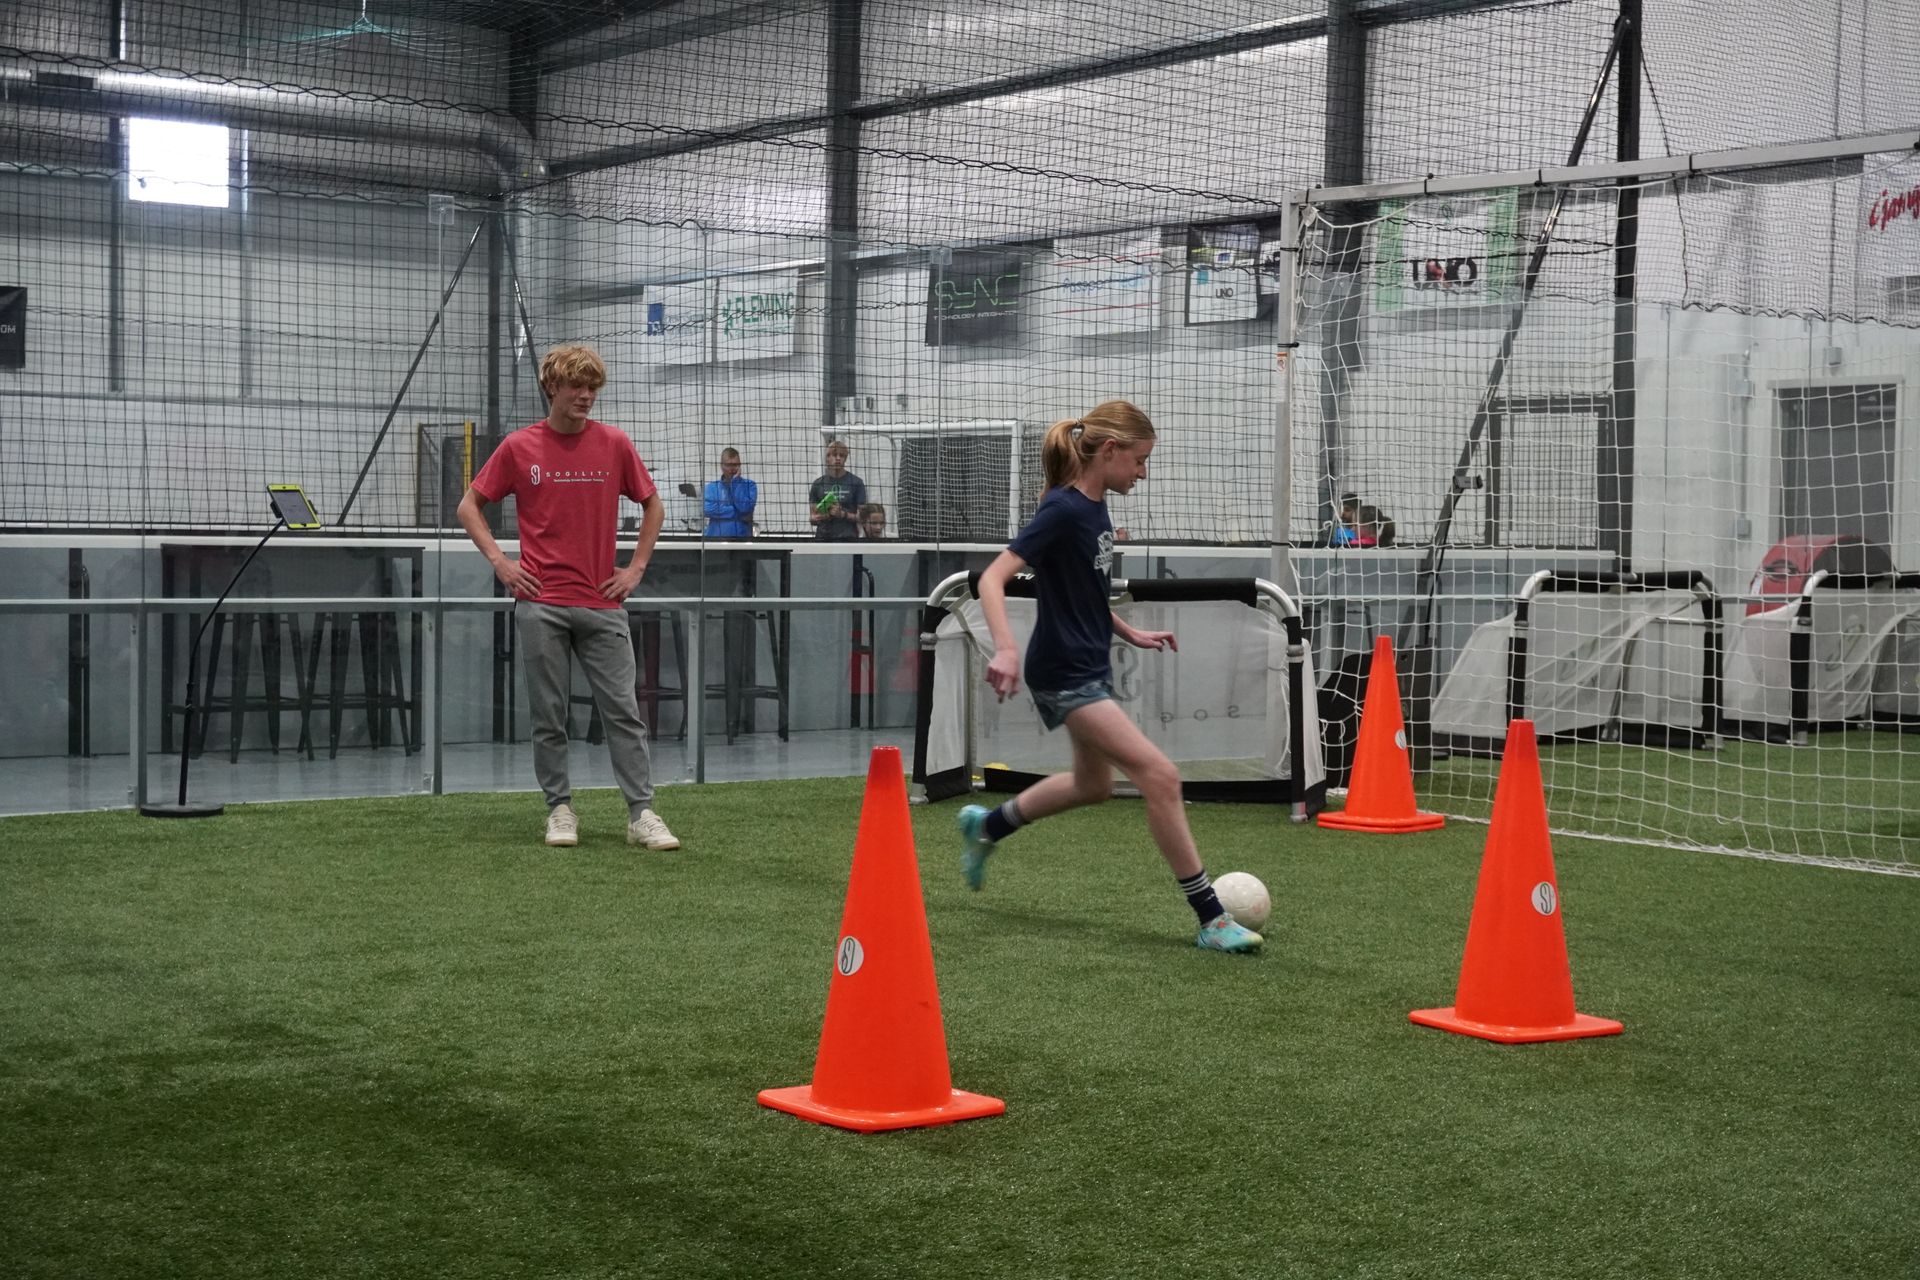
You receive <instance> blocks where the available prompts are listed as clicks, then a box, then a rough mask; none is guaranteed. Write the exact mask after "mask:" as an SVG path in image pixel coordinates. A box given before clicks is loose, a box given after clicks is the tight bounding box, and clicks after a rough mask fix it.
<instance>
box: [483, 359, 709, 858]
mask: <svg viewBox="0 0 1920 1280" xmlns="http://www.w3.org/2000/svg"><path fill="white" fill-rule="evenodd" d="M606 381H607V366H606V364H605V363H604V362H603V361H602V360H601V359H600V357H599V356H598V355H596V354H595V353H594V351H593V350H592V348H590V347H582V346H564V347H556V348H554V349H553V350H552V351H549V352H548V353H547V357H546V359H544V360H542V361H541V362H540V387H541V389H542V390H543V391H545V392H546V395H547V401H548V411H547V416H546V417H545V418H544V419H542V420H541V421H539V422H536V423H534V424H533V425H532V426H530V427H522V428H521V429H520V430H518V431H515V432H513V433H512V434H511V435H509V436H508V437H507V438H506V439H505V440H502V441H501V442H500V445H499V447H498V448H497V449H495V450H494V451H493V456H492V457H490V458H488V459H487V463H486V465H485V466H483V467H481V468H480V474H479V475H477V476H475V477H474V478H473V486H472V487H471V488H470V489H468V490H467V492H466V496H464V497H462V498H461V499H460V506H459V517H460V524H461V525H462V527H464V528H465V529H466V531H467V536H468V537H470V538H472V539H473V544H474V545H475V546H476V547H478V548H479V549H480V553H481V554H482V555H484V556H485V557H486V558H487V563H488V564H491V565H492V566H493V573H494V576H495V577H496V578H498V579H499V580H500V582H501V584H502V585H503V586H505V587H506V588H507V590H508V591H510V592H512V593H513V597H514V606H513V620H514V624H515V627H516V629H517V631H518V634H519V638H520V650H519V652H520V665H521V667H522V669H523V670H524V671H525V672H526V680H527V711H528V716H529V718H530V719H531V720H532V722H533V735H532V736H533V772H534V776H535V777H536V778H537V779H538V780H539V782H540V790H541V791H542V792H543V793H545V795H546V800H547V836H546V840H547V843H548V844H550V845H556V846H570V845H575V844H578V843H579V841H580V824H579V819H578V817H577V816H576V815H575V814H574V811H573V788H572V785H571V784H570V782H569V779H568V773H567V711H568V709H569V706H570V704H571V698H572V694H573V670H572V669H573V666H574V664H576V663H577V664H578V665H579V666H580V669H581V670H583V671H585V672H586V675H587V682H588V683H589V684H590V685H592V686H593V701H594V706H595V707H597V708H598V709H599V712H600V720H601V723H602V724H604V725H605V726H606V732H607V752H608V754H609V755H611V756H612V757H613V774H614V777H615V778H616V779H617V780H618V781H619V783H620V790H621V791H622V793H624V794H625V796H626V800H627V817H628V822H627V843H628V844H643V845H645V846H646V847H647V848H649V849H678V848H679V847H680V841H679V840H677V839H675V838H674V834H673V832H671V831H669V830H667V824H666V823H665V822H663V821H661V819H660V815H659V814H657V813H655V812H654V811H653V767H652V761H651V760H650V759H649V757H648V754H647V726H646V724H645V722H644V721H642V720H641V719H640V706H639V699H638V697H637V696H636V694H635V691H634V685H635V669H634V667H635V664H634V660H633V640H632V631H631V628H630V627H629V625H628V622H627V611H626V609H625V608H624V607H623V605H624V603H625V601H626V598H627V597H628V596H630V595H632V594H633V591H634V589H635V588H636V587H638V586H639V585H640V579H641V578H642V577H643V576H645V574H646V572H647V562H648V561H649V560H650V559H651V558H652V556H653V546H654V543H655V542H656V541H658V540H659V537H660V526H661V524H662V523H664V522H665V520H666V504H665V502H664V501H662V499H661V497H660V494H659V493H658V492H657V491H656V490H655V488H654V484H653V477H652V476H650V475H648V474H647V468H646V464H645V463H643V462H641V461H640V454H639V453H638V452H637V451H636V450H635V449H634V447H633V441H631V440H629V439H628V438H627V436H626V433H624V432H623V431H621V430H620V429H619V428H618V427H613V426H609V425H607V424H606V423H604V422H596V421H594V420H593V419H592V418H590V417H588V416H587V415H588V413H589V412H590V411H591V410H592V409H593V402H594V399H595V398H596V397H597V396H598V395H599V392H600V388H601V387H602V386H604V385H606ZM508 495H512V496H513V497H514V498H515V499H517V509H518V511H519V518H520V556H519V558H518V559H514V558H513V557H511V556H508V555H507V554H506V553H505V552H503V551H501V549H500V544H499V543H497V542H495V541H494V538H493V534H492V532H491V531H490V530H488V528H487V518H486V513H485V510H484V508H485V507H486V506H487V504H489V503H494V502H499V501H502V500H503V499H505V498H506V497H507V496H508ZM623 496H624V497H627V498H630V499H632V500H633V501H635V502H637V503H639V504H640V510H641V513H642V518H641V523H640V536H639V540H638V542H637V543H635V545H634V549H633V556H632V558H631V559H629V560H628V561H627V563H626V567H625V568H616V567H615V565H614V560H615V558H616V556H615V553H616V550H617V548H616V546H615V536H616V532H617V529H618V526H619V517H620V499H621V498H622V497H623Z"/></svg>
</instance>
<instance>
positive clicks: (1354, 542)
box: [1327, 493, 1360, 547]
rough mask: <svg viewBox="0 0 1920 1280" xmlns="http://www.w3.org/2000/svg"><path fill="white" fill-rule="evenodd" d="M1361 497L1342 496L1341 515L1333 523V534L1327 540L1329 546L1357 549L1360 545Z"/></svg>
mask: <svg viewBox="0 0 1920 1280" xmlns="http://www.w3.org/2000/svg"><path fill="white" fill-rule="evenodd" d="M1359 519H1360V495H1359V494H1357V493H1343V494H1341V495H1340V514H1339V515H1338V516H1337V517H1336V518H1335V520H1334V522H1333V532H1332V534H1331V536H1330V537H1329V538H1328V539H1327V545H1328V546H1333V547H1356V546H1359V545H1360V526H1359Z"/></svg>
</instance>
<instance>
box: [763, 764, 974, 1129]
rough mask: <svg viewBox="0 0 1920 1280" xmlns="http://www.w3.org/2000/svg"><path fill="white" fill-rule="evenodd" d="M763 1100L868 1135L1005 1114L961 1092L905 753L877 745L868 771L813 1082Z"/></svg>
mask: <svg viewBox="0 0 1920 1280" xmlns="http://www.w3.org/2000/svg"><path fill="white" fill-rule="evenodd" d="M760 1102H761V1103H762V1105H764V1106H769V1107H773V1108H774V1109H776V1110H779V1111H790V1112H792V1113H793V1114H794V1115H797V1116H800V1117H801V1118H803V1119H807V1120H815V1121H818V1122H819V1123H821V1124H831V1125H837V1126H839V1127H840V1128H842V1129H857V1130H859V1131H860V1132H862V1133H873V1132H875V1131H877V1130H881V1129H912V1128H918V1127H920V1126H923V1125H933V1124H951V1123H952V1122H953V1121H955V1120H972V1119H974V1118H976V1117H978V1116H997V1115H999V1114H1001V1113H1002V1112H1004V1111H1005V1110H1006V1109H1007V1104H1006V1103H1004V1102H1002V1101H1001V1100H1000V1099H998V1098H988V1097H983V1096H981V1095H980V1094H977V1093H964V1092H962V1091H961V1090H959V1089H956V1088H954V1087H953V1077H952V1075H951V1074H950V1071H949V1068H948V1065H947V1035H946V1031H945V1029H944V1028H943V1027H942V1026H941V1023H940V989H939V987H938V986H937V985H936V984H935V982H934V977H933V943H932V941H931V940H929V938H928V937H927V908H926V903H925V901H924V900H923V899H922V898H921V895H920V864H919V861H918V860H917V859H916V858H915V857H914V852H913V826H912V823H911V821H910V820H909V819H908V816H907V783H906V774H905V772H904V771H903V770H902V768H901V766H900V748H898V747H875V748H874V751H873V757H872V759H871V761H870V762H869V764H868V766H867V797H866V802H865V804H863V805H862V806H861V809H860V835H859V838H858V839H857V840H856V841H855V843H854V847H853V872H852V874H851V876H849V878H848V881H847V905H846V910H845V911H844V912H843V913H842V914H841V917H840V941H839V943H838V945H837V946H836V948H835V951H834V965H833V976H832V977H831V978H830V979H829V980H828V983H827V1017H826V1023H825V1025H824V1026H823V1027H822V1028H821V1031H820V1052H819V1054H818V1056H816V1057H815V1058H814V1061H813V1083H812V1084H803V1085H796V1086H794V1087H792V1088H788V1089H762V1090H761V1091H760Z"/></svg>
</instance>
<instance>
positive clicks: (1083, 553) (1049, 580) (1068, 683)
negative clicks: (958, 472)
mask: <svg viewBox="0 0 1920 1280" xmlns="http://www.w3.org/2000/svg"><path fill="white" fill-rule="evenodd" d="M1007 550H1009V551H1011V552H1013V554H1015V555H1017V556H1019V557H1020V558H1021V559H1022V560H1025V561H1026V562H1027V564H1028V565H1030V566H1032V568H1033V579H1034V590H1035V591H1036V592H1037V594H1038V598H1039V606H1040V608H1039V614H1040V616H1039V619H1038V620H1037V621H1036V622H1035V623H1034V627H1033V639H1032V640H1031V641H1029V642H1028V644H1027V670H1026V676H1027V686H1028V687H1029V688H1033V689H1040V690H1043V691H1044V692H1047V693H1058V692H1060V691H1061V690H1064V689H1073V688H1077V687H1078V686H1080V685H1083V684H1089V683H1091V682H1093V681H1095V680H1111V679H1113V658H1112V656H1111V655H1110V653H1109V649H1110V648H1111V647H1112V644H1113V606H1112V605H1111V604H1109V603H1108V583H1109V581H1110V579H1111V577H1112V572H1113V522H1112V521H1111V520H1109V519H1108V518H1107V504H1106V503H1104V502H1095V501H1094V500H1093V499H1091V498H1089V497H1087V495H1086V494H1084V493H1081V492H1080V491H1079V490H1078V489H1075V488H1073V487H1071V486H1063V487H1061V488H1058V489H1053V490H1050V491H1049V492H1048V494H1047V496H1046V497H1044V498H1042V499H1041V500H1040V509H1039V510H1038V511H1036V512H1034V513H1033V519H1032V520H1029V521H1028V522H1027V527H1026V528H1024V529H1022V530H1021V531H1020V536H1018V537H1017V538H1015V539H1014V540H1013V541H1012V542H1011V543H1009V544H1007Z"/></svg>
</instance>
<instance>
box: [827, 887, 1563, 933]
mask: <svg viewBox="0 0 1920 1280" xmlns="http://www.w3.org/2000/svg"><path fill="white" fill-rule="evenodd" d="M1559 901H1560V895H1559V894H1558V893H1556V892H1554V888H1553V881H1551V880H1542V881H1541V882H1540V883H1539V884H1537V885H1535V886H1533V909H1534V910H1535V911H1538V912H1539V913H1540V914H1541V915H1543V916H1550V915H1552V914H1553V908H1554V907H1555V905H1557V904H1558V903H1559ZM848 941H852V939H848Z"/></svg>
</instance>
